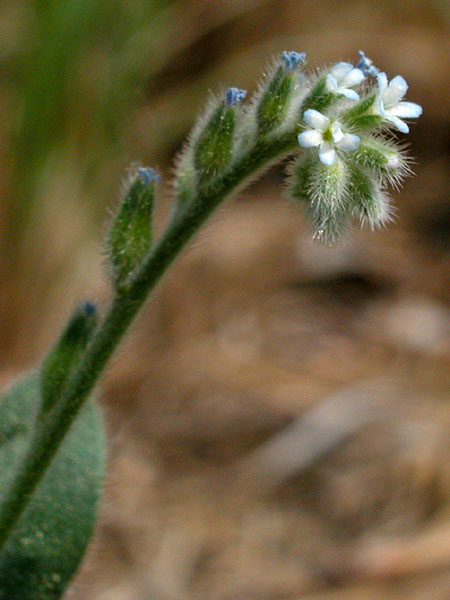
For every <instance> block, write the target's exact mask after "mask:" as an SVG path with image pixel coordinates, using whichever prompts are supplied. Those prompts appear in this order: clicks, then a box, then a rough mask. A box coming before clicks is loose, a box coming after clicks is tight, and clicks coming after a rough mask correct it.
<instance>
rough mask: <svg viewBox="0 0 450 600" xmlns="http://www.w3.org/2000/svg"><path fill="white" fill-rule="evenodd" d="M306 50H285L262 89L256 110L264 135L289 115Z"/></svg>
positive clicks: (259, 129)
mask: <svg viewBox="0 0 450 600" xmlns="http://www.w3.org/2000/svg"><path fill="white" fill-rule="evenodd" d="M305 58H306V55H305V53H304V52H300V53H299V52H283V54H282V55H281V59H282V64H280V65H279V66H278V67H277V68H276V70H275V72H274V73H273V75H272V76H271V77H269V79H268V82H267V83H266V84H265V85H264V86H262V88H261V90H260V93H261V95H260V98H259V102H258V105H257V110H256V122H257V125H258V131H259V133H260V134H262V135H266V134H268V133H269V132H271V131H273V130H274V129H276V128H277V127H278V126H280V125H281V124H282V123H283V121H284V120H285V118H286V116H287V115H288V112H289V108H290V105H291V102H292V100H293V95H294V91H295V90H296V88H297V87H298V84H299V73H298V72H297V68H298V66H299V65H301V64H302V63H303V62H304V61H305Z"/></svg>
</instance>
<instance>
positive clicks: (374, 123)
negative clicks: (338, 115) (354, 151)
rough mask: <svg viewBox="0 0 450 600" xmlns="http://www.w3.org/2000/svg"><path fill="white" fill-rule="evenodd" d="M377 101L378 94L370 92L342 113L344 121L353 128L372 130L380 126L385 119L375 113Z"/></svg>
mask: <svg viewBox="0 0 450 600" xmlns="http://www.w3.org/2000/svg"><path fill="white" fill-rule="evenodd" d="M375 102H376V94H374V93H371V94H369V95H368V96H366V97H365V98H363V99H362V100H360V101H359V102H357V103H356V104H354V105H353V106H352V107H351V108H350V109H349V110H347V111H345V112H344V113H343V114H342V121H343V122H344V123H346V124H347V125H348V126H349V127H351V128H353V129H359V130H370V129H377V128H379V127H380V125H381V123H382V121H383V119H382V118H381V116H380V115H377V114H373V106H374V104H375Z"/></svg>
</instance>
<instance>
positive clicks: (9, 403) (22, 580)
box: [0, 372, 105, 600]
mask: <svg viewBox="0 0 450 600" xmlns="http://www.w3.org/2000/svg"><path fill="white" fill-rule="evenodd" d="M39 389H40V385H39V373H37V372H34V373H33V374H32V375H30V376H28V377H26V378H25V379H24V380H22V381H20V382H19V383H17V384H16V385H14V386H13V387H12V388H10V390H9V391H8V392H7V393H6V394H5V395H4V396H3V397H2V398H1V399H0V506H1V503H2V500H3V499H4V497H5V495H6V491H7V489H8V487H9V485H10V484H11V482H12V480H13V479H14V476H15V474H16V473H17V471H18V470H19V469H20V466H21V464H22V461H23V458H24V455H25V453H26V452H27V450H28V449H29V447H30V444H31V443H32V439H33V434H34V429H35V423H36V419H37V416H38V413H39V410H40V404H41V399H40V396H39ZM104 464H105V437H104V430H103V421H102V417H101V414H100V412H99V409H98V407H97V406H96V403H95V402H94V401H93V400H90V401H89V402H88V403H87V404H86V406H84V407H83V409H82V411H81V412H80V414H79V416H78V417H77V419H76V420H75V422H74V424H73V425H72V428H71V430H70V431H69V433H68V435H67V437H66V438H65V440H64V441H63V443H62V444H61V446H60V449H59V451H58V453H57V455H56V456H55V458H54V460H53V462H52V463H51V465H50V467H49V469H48V471H47V472H46V474H45V475H44V477H43V479H42V481H41V482H40V484H39V485H38V487H37V488H36V490H35V491H34V494H33V495H32V497H31V500H30V502H29V504H28V505H27V508H26V509H25V511H24V513H23V514H22V516H21V517H20V519H19V521H18V522H17V524H16V527H15V528H14V530H13V532H12V534H11V536H10V537H9V540H8V541H7V543H6V546H5V548H4V550H3V553H2V554H1V555H0V599H1V600H54V599H56V598H60V597H61V595H62V594H63V592H64V590H65V588H66V587H67V585H68V583H69V582H70V580H71V578H72V576H73V575H74V573H75V571H76V570H77V568H78V566H79V564H80V561H81V559H82V558H83V555H84V553H85V551H86V548H87V545H88V542H89V539H90V538H91V536H92V533H93V529H94V522H95V514H96V508H97V504H98V499H99V496H100V493H101V485H102V478H103V471H104Z"/></svg>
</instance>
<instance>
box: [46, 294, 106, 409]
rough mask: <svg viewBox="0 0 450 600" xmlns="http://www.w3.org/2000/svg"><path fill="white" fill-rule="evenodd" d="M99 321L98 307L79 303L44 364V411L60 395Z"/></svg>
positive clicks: (87, 303)
mask: <svg viewBox="0 0 450 600" xmlns="http://www.w3.org/2000/svg"><path fill="white" fill-rule="evenodd" d="M97 324H98V314H97V309H96V307H95V305H94V304H92V303H91V302H86V303H85V304H84V305H82V306H79V307H78V308H77V309H76V310H75V312H74V313H73V315H72V316H71V318H70V319H69V322H68V323H67V325H66V327H65V329H64V331H63V333H62V334H61V337H60V338H59V340H58V341H57V343H56V345H55V347H54V348H53V349H52V350H51V351H50V353H49V355H48V356H47V358H46V359H45V360H44V363H43V365H42V367H41V395H42V406H41V414H42V415H45V414H46V413H48V411H49V410H50V409H51V408H52V407H53V406H54V404H55V403H56V402H57V400H58V398H59V397H60V395H61V393H62V391H63V388H64V385H65V383H66V381H67V379H68V377H69V375H70V373H71V371H72V369H73V367H74V366H75V364H76V363H77V361H78V360H79V358H80V356H81V354H82V352H83V351H84V349H85V348H86V346H87V344H88V342H89V340H90V338H91V336H92V333H93V331H94V330H95V328H96V327H97Z"/></svg>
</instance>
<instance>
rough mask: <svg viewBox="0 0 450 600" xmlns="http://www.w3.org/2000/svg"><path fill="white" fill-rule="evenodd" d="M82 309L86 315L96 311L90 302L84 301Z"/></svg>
mask: <svg viewBox="0 0 450 600" xmlns="http://www.w3.org/2000/svg"><path fill="white" fill-rule="evenodd" d="M83 310H84V313H85V315H86V316H87V317H92V315H95V313H96V312H97V307H96V306H95V304H94V303H92V302H85V304H84V306H83Z"/></svg>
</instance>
